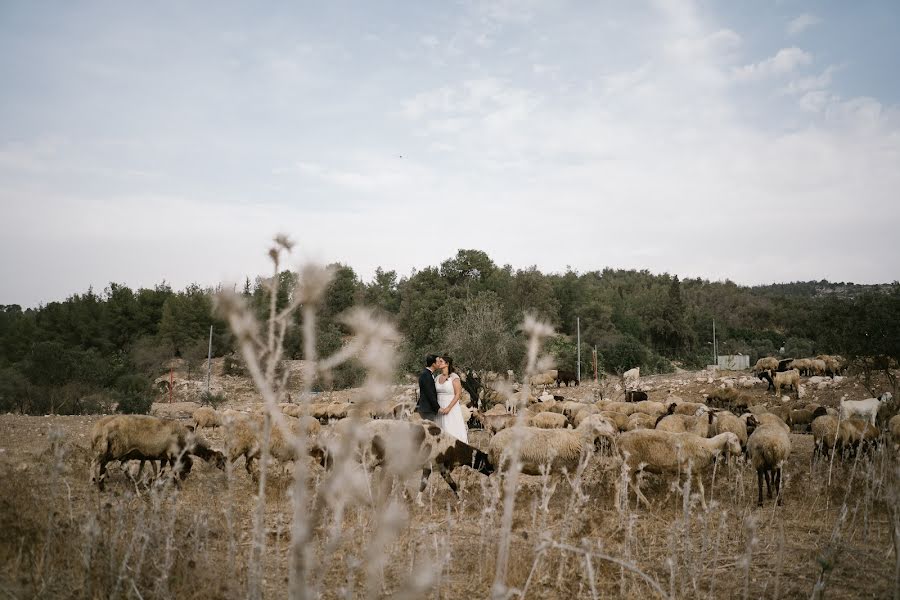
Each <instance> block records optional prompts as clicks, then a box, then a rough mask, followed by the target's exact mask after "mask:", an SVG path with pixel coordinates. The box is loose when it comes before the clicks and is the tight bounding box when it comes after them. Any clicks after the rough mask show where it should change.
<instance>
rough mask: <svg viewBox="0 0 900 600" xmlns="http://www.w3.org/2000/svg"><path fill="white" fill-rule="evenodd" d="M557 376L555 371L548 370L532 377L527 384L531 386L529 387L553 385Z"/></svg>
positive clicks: (557, 373)
mask: <svg viewBox="0 0 900 600" xmlns="http://www.w3.org/2000/svg"><path fill="white" fill-rule="evenodd" d="M558 376H559V372H558V371H557V370H556V369H550V370H549V371H544V372H543V373H538V374H537V375H532V376H531V378H530V379H529V383H530V384H531V387H543V386H547V385H553V384H554V383H556V378H557V377H558Z"/></svg>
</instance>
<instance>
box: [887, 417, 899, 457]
mask: <svg viewBox="0 0 900 600" xmlns="http://www.w3.org/2000/svg"><path fill="white" fill-rule="evenodd" d="M888 431H890V432H891V438H892V439H893V441H894V449H895V450H896V449H900V415H894V416H893V417H891V420H890V421H888Z"/></svg>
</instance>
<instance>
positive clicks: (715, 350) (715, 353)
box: [712, 319, 719, 366]
mask: <svg viewBox="0 0 900 600" xmlns="http://www.w3.org/2000/svg"><path fill="white" fill-rule="evenodd" d="M712 364H714V365H717V366H718V364H719V345H718V343H717V342H716V320H715V319H713V361H712Z"/></svg>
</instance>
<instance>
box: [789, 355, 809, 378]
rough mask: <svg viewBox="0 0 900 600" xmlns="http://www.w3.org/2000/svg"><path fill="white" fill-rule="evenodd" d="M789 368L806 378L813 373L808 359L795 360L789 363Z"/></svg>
mask: <svg viewBox="0 0 900 600" xmlns="http://www.w3.org/2000/svg"><path fill="white" fill-rule="evenodd" d="M789 366H790V368H791V369H794V370H796V371H797V372H798V373H799V374H801V375H806V376H807V377H808V376H809V375H810V374H812V371H813V365H812V361H811V360H810V359H808V358H797V359H795V360H793V361H791V363H790V365H789Z"/></svg>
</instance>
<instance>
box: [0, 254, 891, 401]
mask: <svg viewBox="0 0 900 600" xmlns="http://www.w3.org/2000/svg"><path fill="white" fill-rule="evenodd" d="M332 267H333V269H334V278H333V280H332V282H331V284H330V286H329V288H328V292H327V297H326V301H325V303H324V304H323V306H322V308H321V309H320V311H319V314H318V315H317V323H316V325H317V330H318V332H319V335H318V339H317V352H318V353H319V355H323V354H328V353H331V352H333V351H335V350H336V349H338V348H340V346H341V345H342V344H343V343H344V341H345V339H346V336H347V335H348V334H349V331H348V330H347V329H346V327H345V326H344V325H343V323H342V321H341V314H342V313H343V312H344V311H346V310H347V309H348V308H350V307H352V306H354V305H357V304H364V305H368V306H372V307H376V308H377V309H379V310H380V311H382V312H383V313H385V314H387V315H390V316H391V317H392V318H393V319H394V321H395V322H396V323H397V325H398V328H399V330H400V332H401V333H402V334H403V337H404V342H403V349H402V350H403V357H404V360H403V364H402V365H401V371H402V372H415V371H417V370H419V369H420V368H421V360H422V357H423V356H424V355H425V354H426V353H428V352H441V353H444V352H447V353H450V354H452V355H454V357H455V359H456V361H457V364H459V365H461V366H463V367H467V368H470V369H474V370H477V371H482V372H483V371H486V370H493V371H497V372H505V371H506V370H507V369H513V370H518V369H519V368H520V363H521V360H522V356H523V352H524V339H523V336H522V334H521V332H520V331H519V329H518V327H519V325H520V323H521V321H522V315H523V314H524V313H525V312H531V313H534V314H536V315H537V316H539V317H540V318H542V319H544V320H546V321H548V322H549V323H551V324H553V325H554V327H555V328H556V330H557V331H558V332H559V334H560V335H559V336H557V337H556V338H554V339H553V340H551V342H550V343H549V345H548V350H549V351H550V352H551V354H552V355H553V356H554V358H555V360H556V362H557V366H559V367H560V368H565V369H571V370H575V369H576V348H575V335H576V318H579V319H580V322H581V341H582V353H581V369H582V373H593V365H592V354H591V350H592V349H594V348H596V350H597V356H598V363H599V365H598V366H599V370H600V372H601V373H602V372H606V373H616V372H621V371H623V370H626V369H629V368H631V367H634V366H640V367H641V369H642V372H648V373H658V372H669V371H671V370H672V369H673V368H675V366H681V367H683V368H700V367H703V366H704V365H706V364H709V363H710V361H712V360H713V346H712V323H713V320H715V322H716V330H717V337H718V347H719V353H720V354H737V353H742V354H748V355H749V356H750V359H751V363H752V362H753V361H755V360H756V359H757V358H759V357H761V356H768V355H780V356H811V355H815V354H819V353H830V354H843V355H845V356H846V357H848V358H852V357H862V356H869V357H875V362H874V363H872V364H874V365H875V367H876V368H879V367H885V366H889V365H890V364H891V361H896V360H897V359H898V358H900V348H898V345H900V284H898V283H897V282H894V283H891V284H884V285H876V286H871V285H869V286H856V285H854V284H852V283H843V282H842V283H829V282H827V281H820V282H812V281H811V282H797V283H788V284H772V285H765V286H756V287H748V286H741V285H737V284H735V283H733V282H731V281H724V282H711V281H708V280H704V279H699V278H697V279H684V280H680V279H679V278H678V277H677V276H671V275H669V274H652V273H650V272H649V271H646V270H641V271H635V270H620V269H603V270H602V271H590V272H586V273H578V272H576V271H573V270H567V271H566V272H564V273H543V272H541V271H539V270H538V269H537V268H536V267H529V268H524V269H514V268H513V267H512V266H510V265H503V266H500V265H497V264H496V263H494V261H493V260H491V258H490V257H489V256H488V255H487V254H486V253H484V252H482V251H479V250H460V251H458V252H457V254H456V256H454V257H452V258H449V259H447V260H445V261H443V262H442V263H441V264H440V265H438V266H434V267H428V268H425V269H422V270H418V271H413V272H412V273H411V274H409V275H408V276H402V277H401V276H398V274H397V272H396V271H393V270H383V269H380V268H379V269H377V270H376V272H375V275H374V277H373V278H372V279H371V280H370V281H367V282H366V281H362V280H361V279H360V277H359V276H358V275H357V273H356V272H355V271H354V270H353V268H352V267H350V266H347V265H341V264H336V265H332ZM278 277H279V282H278V283H279V286H278V295H277V298H276V304H277V305H278V306H279V307H281V306H285V305H286V304H287V303H289V302H290V299H291V294H292V292H293V289H294V286H295V284H296V278H297V275H296V273H293V272H289V271H284V272H282V273H280V274H279V276H278ZM265 283H266V280H264V279H262V278H257V279H256V280H255V281H251V280H250V279H249V278H248V279H247V280H246V281H245V283H244V285H243V288H242V290H239V291H240V292H241V293H242V294H243V295H244V296H245V297H246V299H247V301H248V302H249V303H250V304H251V305H252V306H253V307H255V309H256V311H257V312H258V315H259V316H260V317H261V318H264V317H265V315H266V314H267V311H268V307H269V303H270V298H269V291H268V286H266V285H265ZM216 291H217V290H214V289H204V288H201V287H199V286H197V285H191V286H188V287H187V288H186V289H184V290H180V291H175V290H173V289H172V288H171V287H170V286H169V285H167V284H165V283H162V284H159V285H157V286H155V287H153V288H152V289H148V288H142V289H138V290H131V289H129V288H128V287H127V286H124V285H119V284H115V283H111V284H110V285H109V287H107V288H106V289H105V290H103V292H102V293H96V292H95V291H93V290H88V291H87V292H86V293H83V294H75V295H73V296H71V297H69V298H67V299H66V300H64V301H60V302H50V303H48V304H46V305H42V306H39V307H37V308H29V309H22V308H21V307H20V306H18V305H6V306H0V410H3V411H10V410H15V411H21V412H26V413H32V414H42V413H47V412H56V413H63V414H65V413H80V412H98V411H106V410H108V409H109V404H110V403H112V402H116V403H118V404H119V407H120V409H123V410H141V409H142V408H143V409H145V408H146V406H147V403H148V402H149V399H150V398H151V397H152V391H151V390H150V382H151V381H152V380H153V378H155V377H156V376H158V375H160V374H161V373H162V372H163V371H164V370H165V365H166V364H167V363H168V362H169V361H170V360H171V359H172V358H174V357H180V358H181V359H183V361H184V364H185V366H186V368H187V369H188V370H192V369H200V368H201V367H202V365H203V364H204V361H205V358H206V354H207V349H208V343H209V339H208V336H209V328H210V326H212V327H213V355H214V356H217V357H218V356H226V357H228V356H231V355H232V354H233V352H234V344H233V340H232V338H231V336H230V334H229V332H228V330H227V327H226V326H225V323H224V322H222V321H221V320H220V319H218V318H217V317H216V316H215V315H214V314H213V311H212V306H213V294H214V293H215V292H216ZM297 319H298V320H299V319H300V317H299V316H298V317H297ZM295 325H297V326H295V327H293V328H292V329H290V330H289V331H288V334H287V338H286V340H285V357H286V358H291V359H302V358H303V350H302V341H301V338H300V328H299V325H300V323H299V322H297V323H295ZM879 360H880V361H881V363H884V364H880V363H878V361H879ZM228 364H229V365H234V368H236V369H237V368H239V360H236V359H231V360H230V361H228ZM399 375H401V373H398V376H399ZM361 377H362V373H361V372H360V371H359V369H357V368H355V367H354V366H353V365H352V364H350V365H347V366H345V367H344V368H343V369H342V370H341V371H340V372H339V373H337V374H336V377H335V378H334V380H333V381H332V382H329V384H328V385H334V386H337V387H347V386H354V385H357V384H358V383H360V379H361Z"/></svg>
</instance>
